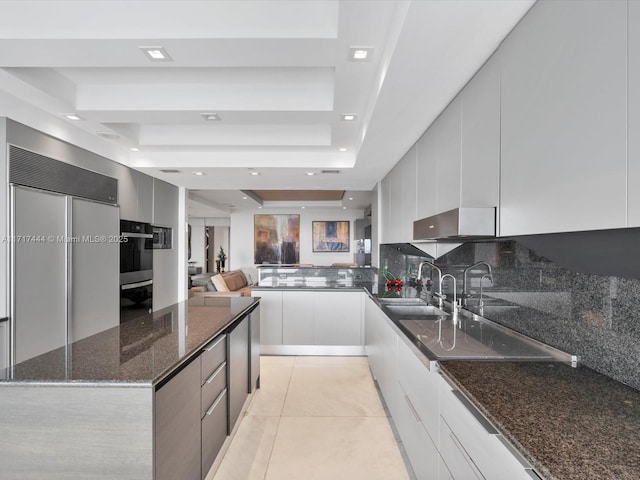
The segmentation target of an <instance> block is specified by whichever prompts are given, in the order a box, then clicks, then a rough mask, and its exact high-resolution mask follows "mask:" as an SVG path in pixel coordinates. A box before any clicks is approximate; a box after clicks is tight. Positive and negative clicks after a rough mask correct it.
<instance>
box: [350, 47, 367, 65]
mask: <svg viewBox="0 0 640 480" xmlns="http://www.w3.org/2000/svg"><path fill="white" fill-rule="evenodd" d="M372 54H373V47H349V60H350V61H352V62H367V61H369V60H371V56H372Z"/></svg>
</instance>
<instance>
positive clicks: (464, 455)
mask: <svg viewBox="0 0 640 480" xmlns="http://www.w3.org/2000/svg"><path fill="white" fill-rule="evenodd" d="M461 398H464V397H461V395H460V393H459V392H457V391H456V390H453V389H452V388H451V386H450V385H449V384H448V383H447V382H446V381H445V380H444V379H441V388H440V422H441V423H440V442H439V443H440V445H439V446H440V454H441V455H442V458H443V460H444V462H445V464H446V465H447V467H448V470H449V471H450V472H451V474H452V476H453V477H454V478H460V479H467V478H469V479H474V478H478V479H483V478H490V479H492V480H503V479H504V480H518V479H522V480H531V478H532V477H531V475H529V473H528V472H527V469H526V467H528V465H526V464H525V463H523V462H521V461H520V459H519V458H518V457H517V456H516V455H514V453H512V451H511V450H510V449H509V448H508V447H507V446H506V445H505V444H503V443H502V441H501V440H500V439H501V438H502V437H501V436H500V435H499V434H498V432H497V431H496V430H495V429H494V428H493V426H491V424H490V423H489V422H488V421H487V420H485V419H484V418H483V417H481V416H480V414H479V413H477V410H476V409H475V407H473V406H469V407H467V406H466V405H464V403H463V400H461ZM472 412H473V413H472Z"/></svg>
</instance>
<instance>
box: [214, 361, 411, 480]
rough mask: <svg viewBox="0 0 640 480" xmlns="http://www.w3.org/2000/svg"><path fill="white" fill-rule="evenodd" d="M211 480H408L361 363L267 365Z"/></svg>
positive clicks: (377, 400) (398, 451)
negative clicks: (259, 385)
mask: <svg viewBox="0 0 640 480" xmlns="http://www.w3.org/2000/svg"><path fill="white" fill-rule="evenodd" d="M260 383H261V388H260V389H259V390H258V391H257V393H256V394H255V396H254V398H253V399H252V402H251V405H250V406H249V410H248V412H247V414H246V415H245V416H244V417H243V418H242V421H241V423H240V426H239V428H238V430H237V433H236V435H235V437H234V438H233V440H232V441H231V444H230V445H229V449H228V450H227V452H226V454H225V456H224V458H223V460H222V462H221V464H220V468H219V469H218V471H217V473H216V475H215V477H214V480H258V479H260V480H295V479H304V480H314V479H323V480H324V479H330V480H341V479H344V480H360V479H362V480H376V479H380V480H383V479H384V480H395V479H402V480H406V479H409V474H408V473H407V469H406V467H405V465H404V462H403V459H402V456H401V453H400V449H399V447H398V444H397V443H396V440H395V438H394V436H393V432H392V430H391V427H390V424H389V421H388V418H387V417H386V414H385V411H384V409H383V406H382V403H381V402H380V398H379V396H378V393H377V391H376V388H375V385H374V383H373V379H372V377H371V373H370V371H369V366H368V363H367V359H366V358H365V357H268V356H263V357H261V360H260Z"/></svg>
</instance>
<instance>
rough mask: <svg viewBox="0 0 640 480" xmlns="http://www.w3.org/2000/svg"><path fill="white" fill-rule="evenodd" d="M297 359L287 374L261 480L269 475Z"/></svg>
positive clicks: (264, 479)
mask: <svg viewBox="0 0 640 480" xmlns="http://www.w3.org/2000/svg"><path fill="white" fill-rule="evenodd" d="M297 358H298V357H295V358H294V360H293V366H292V367H291V373H290V374H289V381H288V382H287V388H286V391H285V394H284V399H283V400H282V407H281V408H280V415H278V425H277V426H276V433H275V435H274V436H273V443H272V444H271V450H270V451H269V459H268V460H267V468H265V470H264V477H263V480H266V479H267V476H268V475H269V467H270V465H271V457H272V455H273V449H274V448H275V446H276V441H277V440H278V433H279V432H280V422H281V421H282V414H283V413H284V405H285V403H286V402H287V396H288V395H289V387H290V386H291V378H293V371H294V369H295V368H296V359H297Z"/></svg>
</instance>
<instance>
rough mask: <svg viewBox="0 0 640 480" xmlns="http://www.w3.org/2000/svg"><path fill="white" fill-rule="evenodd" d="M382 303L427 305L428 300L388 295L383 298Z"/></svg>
mask: <svg viewBox="0 0 640 480" xmlns="http://www.w3.org/2000/svg"><path fill="white" fill-rule="evenodd" d="M380 303H382V304H383V305H426V304H427V302H426V301H425V300H423V299H422V298H417V297H407V298H396V297H388V298H381V299H380Z"/></svg>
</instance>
